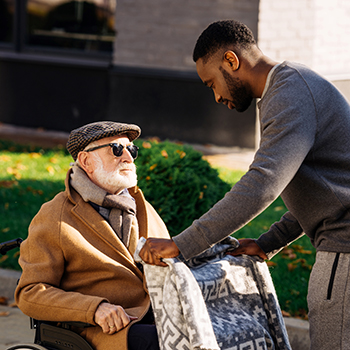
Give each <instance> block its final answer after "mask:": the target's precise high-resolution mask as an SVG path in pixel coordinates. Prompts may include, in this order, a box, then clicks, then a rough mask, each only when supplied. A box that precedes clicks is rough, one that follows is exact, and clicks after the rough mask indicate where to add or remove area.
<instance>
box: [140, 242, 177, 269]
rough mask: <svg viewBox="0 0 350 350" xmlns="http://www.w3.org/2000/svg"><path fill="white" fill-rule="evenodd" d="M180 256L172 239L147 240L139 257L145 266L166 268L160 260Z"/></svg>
mask: <svg viewBox="0 0 350 350" xmlns="http://www.w3.org/2000/svg"><path fill="white" fill-rule="evenodd" d="M179 254H180V251H179V248H178V247H177V245H176V244H175V243H174V241H173V240H172V239H165V238H148V239H147V241H146V243H145V245H144V246H143V247H142V249H141V251H140V253H139V255H140V258H141V259H142V260H143V261H144V262H145V263H147V264H150V265H158V266H164V267H165V266H168V265H167V264H166V263H164V262H163V261H162V258H175V257H176V256H178V255H179Z"/></svg>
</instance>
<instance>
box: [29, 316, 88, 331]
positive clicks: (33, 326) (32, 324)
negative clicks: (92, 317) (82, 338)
mask: <svg viewBox="0 0 350 350" xmlns="http://www.w3.org/2000/svg"><path fill="white" fill-rule="evenodd" d="M41 323H45V324H49V325H52V326H56V327H60V328H64V329H70V328H71V327H77V328H87V327H94V326H93V325H92V324H90V323H85V322H76V321H72V322H52V321H43V320H36V319H34V318H30V328H31V329H37V328H38V327H39V326H40V324H41Z"/></svg>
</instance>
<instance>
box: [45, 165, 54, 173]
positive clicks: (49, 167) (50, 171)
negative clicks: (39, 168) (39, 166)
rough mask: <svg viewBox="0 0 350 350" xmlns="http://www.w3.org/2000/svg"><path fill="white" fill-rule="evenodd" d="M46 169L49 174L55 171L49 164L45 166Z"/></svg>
mask: <svg viewBox="0 0 350 350" xmlns="http://www.w3.org/2000/svg"><path fill="white" fill-rule="evenodd" d="M46 170H47V171H48V172H49V173H50V174H51V175H53V174H54V173H55V169H54V168H53V167H52V166H51V165H49V166H47V167H46Z"/></svg>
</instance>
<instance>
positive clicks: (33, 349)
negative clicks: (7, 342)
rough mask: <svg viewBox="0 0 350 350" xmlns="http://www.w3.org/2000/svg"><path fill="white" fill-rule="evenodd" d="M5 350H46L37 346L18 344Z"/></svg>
mask: <svg viewBox="0 0 350 350" xmlns="http://www.w3.org/2000/svg"><path fill="white" fill-rule="evenodd" d="M6 350H47V348H44V347H43V346H40V345H37V344H18V345H14V346H11V347H10V348H7V349H6Z"/></svg>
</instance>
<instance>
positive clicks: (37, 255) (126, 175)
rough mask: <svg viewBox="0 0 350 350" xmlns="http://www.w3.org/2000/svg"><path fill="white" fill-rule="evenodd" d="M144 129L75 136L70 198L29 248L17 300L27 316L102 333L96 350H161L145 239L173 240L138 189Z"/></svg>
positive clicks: (48, 208) (87, 130)
mask: <svg viewBox="0 0 350 350" xmlns="http://www.w3.org/2000/svg"><path fill="white" fill-rule="evenodd" d="M139 135H140V128H139V127H138V126H136V125H128V124H121V123H116V122H110V121H106V122H97V123H92V124H88V125H85V126H82V127H81V128H78V129H76V130H73V131H72V132H71V134H70V136H69V139H68V143H67V149H68V151H69V152H70V154H71V155H72V157H73V159H74V160H75V163H74V165H73V166H72V168H71V169H70V170H69V171H68V174H67V177H66V182H65V185H66V190H65V191H64V192H61V193H59V194H58V195H57V196H56V197H55V198H54V199H53V200H51V201H50V202H48V203H45V204H44V205H43V206H42V208H41V209H40V211H39V212H38V214H37V215H36V216H35V217H34V219H33V221H32V223H31V225H30V227H29V235H28V238H27V239H26V240H25V241H24V242H23V243H22V245H21V255H20V259H19V262H20V265H21V267H22V270H23V274H22V277H21V279H20V282H19V285H18V287H17V289H16V293H15V298H16V301H17V304H18V306H19V308H20V309H21V310H22V311H23V312H24V313H25V314H27V315H29V316H31V317H33V318H36V319H41V320H46V321H81V322H86V323H90V324H92V325H95V326H96V327H88V328H85V329H84V330H83V331H82V333H81V335H82V336H83V337H84V338H85V339H86V340H87V341H88V342H89V343H90V344H91V345H92V346H93V347H94V349H96V350H103V349H105V350H111V349H131V350H132V349H139V348H142V349H145V350H146V349H152V350H153V349H158V348H159V346H158V338H157V333H156V329H155V326H154V325H153V321H152V311H151V310H150V299H149V296H148V294H147V291H146V290H145V289H144V281H143V274H142V272H141V271H140V270H139V268H138V266H137V265H136V263H135V262H134V260H133V253H134V251H135V248H136V245H137V241H138V239H139V237H142V236H143V237H146V238H147V237H169V235H168V232H167V229H166V227H165V225H164V223H163V221H162V220H161V218H160V217H159V216H158V214H157V213H156V212H155V210H154V209H153V208H152V206H151V205H150V204H149V203H148V202H147V201H146V200H145V199H144V197H143V194H142V192H141V190H140V189H139V188H138V187H137V186H136V183H137V177H136V171H135V165H134V159H135V158H136V157H137V152H138V147H137V146H135V145H133V143H132V141H133V140H134V139H136V138H137V137H138V136H139Z"/></svg>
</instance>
